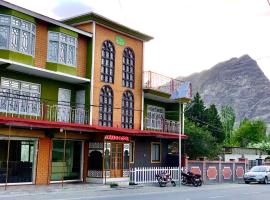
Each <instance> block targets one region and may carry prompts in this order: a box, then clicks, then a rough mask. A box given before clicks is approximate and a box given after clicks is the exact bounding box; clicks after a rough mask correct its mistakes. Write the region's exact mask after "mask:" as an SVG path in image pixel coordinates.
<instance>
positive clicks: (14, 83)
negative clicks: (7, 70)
mask: <svg viewBox="0 0 270 200" xmlns="http://www.w3.org/2000/svg"><path fill="white" fill-rule="evenodd" d="M0 112H6V113H13V114H24V115H32V116H40V85H39V84H35V83H29V82H24V81H19V80H13V79H9V78H4V77H2V78H1V85H0Z"/></svg>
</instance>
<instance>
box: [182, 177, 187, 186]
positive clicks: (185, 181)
mask: <svg viewBox="0 0 270 200" xmlns="http://www.w3.org/2000/svg"><path fill="white" fill-rule="evenodd" d="M181 183H182V184H183V185H186V184H187V179H186V177H184V176H182V178H181Z"/></svg>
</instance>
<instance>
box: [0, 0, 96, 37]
mask: <svg viewBox="0 0 270 200" xmlns="http://www.w3.org/2000/svg"><path fill="white" fill-rule="evenodd" d="M0 6H4V7H6V8H10V9H12V10H16V11H18V12H21V13H24V14H27V15H29V16H32V17H34V18H36V19H39V20H42V21H46V22H49V23H51V24H54V25H57V26H60V27H63V28H66V29H69V30H71V31H74V32H76V33H79V34H82V35H84V36H87V37H92V33H88V32H86V31H82V30H80V29H77V28H74V27H72V26H69V25H67V24H64V23H62V22H60V21H58V20H56V19H53V18H50V17H47V16H44V15H41V14H39V13H36V12H33V11H31V10H28V9H25V8H22V7H20V6H17V5H14V4H11V3H9V2H6V1H3V0H0Z"/></svg>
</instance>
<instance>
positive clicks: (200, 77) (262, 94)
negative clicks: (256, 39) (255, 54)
mask: <svg viewBox="0 0 270 200" xmlns="http://www.w3.org/2000/svg"><path fill="white" fill-rule="evenodd" d="M181 79H182V80H183V79H184V80H188V81H191V83H192V87H193V95H194V94H195V93H196V92H197V91H198V92H199V93H200V95H201V96H202V98H203V100H204V102H205V103H206V105H210V104H212V103H213V104H216V106H217V108H218V109H220V108H221V106H222V105H230V106H232V107H233V108H234V110H235V112H236V121H237V122H239V121H240V120H242V119H243V118H245V117H246V118H249V119H263V120H265V121H266V123H267V124H268V127H270V82H269V80H268V78H267V77H266V76H265V75H264V73H263V72H262V71H261V69H260V68H259V66H258V64H257V62H256V61H255V60H253V59H252V58H251V57H250V56H248V55H244V56H242V57H240V58H232V59H230V60H228V61H225V62H221V63H219V64H217V65H215V66H214V67H212V68H211V69H209V70H206V71H203V72H200V73H196V74H192V75H190V76H188V77H185V78H181Z"/></svg>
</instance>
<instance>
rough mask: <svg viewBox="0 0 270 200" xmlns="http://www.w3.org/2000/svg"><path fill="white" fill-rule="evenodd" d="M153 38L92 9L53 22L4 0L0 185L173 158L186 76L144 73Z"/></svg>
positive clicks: (123, 170) (113, 174) (124, 169)
mask: <svg viewBox="0 0 270 200" xmlns="http://www.w3.org/2000/svg"><path fill="white" fill-rule="evenodd" d="M151 39H152V37H150V36H148V35H146V34H143V33H140V32H138V31H135V30H133V29H130V28H128V27H126V26H123V25H121V24H118V23H116V22H113V21H111V20H109V19H106V18H104V17H103V16H100V15H98V14H95V13H89V14H86V15H82V16H77V17H73V18H70V19H66V20H64V21H57V20H54V19H51V18H49V17H46V16H43V15H40V14H38V13H35V12H32V11H29V10H27V9H24V8H21V7H18V6H16V5H13V4H10V3H7V2H4V1H0V125H1V126H0V185H1V184H26V183H28V184H29V183H32V184H49V183H52V182H64V181H89V182H104V181H105V180H106V181H112V180H113V181H116V180H120V181H128V180H129V178H128V177H129V170H130V168H131V167H136V166H165V165H167V166H172V165H176V166H177V165H178V164H177V163H178V161H177V156H176V157H175V158H174V156H173V155H172V154H173V153H176V152H175V145H176V143H175V142H176V141H177V140H176V139H177V138H178V137H179V123H178V122H177V120H178V118H179V112H178V110H179V103H178V102H177V101H175V100H170V98H169V97H170V94H171V92H172V91H173V90H174V89H176V86H179V84H180V82H179V81H177V80H173V79H170V80H169V81H167V82H166V81H165V82H159V84H160V85H156V84H157V83H156V82H155V80H161V79H160V77H161V76H160V77H157V76H158V75H154V74H153V73H152V72H143V52H144V42H146V41H149V40H151ZM143 76H144V77H143ZM163 79H164V77H163ZM164 80H165V79H164ZM168 84H169V85H168ZM177 84H178V85H177ZM166 88H169V89H170V91H168V90H166ZM182 137H184V135H183V136H182ZM172 149H173V150H172ZM169 151H170V152H169Z"/></svg>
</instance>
